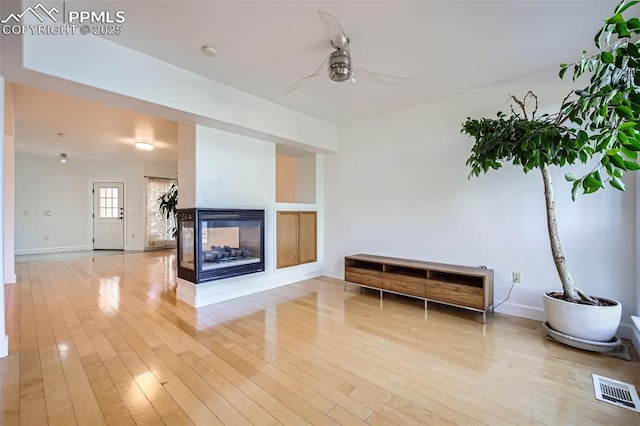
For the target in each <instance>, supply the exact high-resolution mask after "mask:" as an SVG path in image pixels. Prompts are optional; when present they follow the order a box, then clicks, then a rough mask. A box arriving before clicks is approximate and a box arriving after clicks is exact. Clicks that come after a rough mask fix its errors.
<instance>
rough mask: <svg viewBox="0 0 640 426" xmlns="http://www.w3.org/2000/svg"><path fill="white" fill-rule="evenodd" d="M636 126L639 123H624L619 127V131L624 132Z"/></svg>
mask: <svg viewBox="0 0 640 426" xmlns="http://www.w3.org/2000/svg"><path fill="white" fill-rule="evenodd" d="M636 124H638V123H636V122H635V121H625V122H624V123H622V124H621V125H619V126H618V131H619V132H624V131H625V130H629V129H633V128H634V127H635V126H636Z"/></svg>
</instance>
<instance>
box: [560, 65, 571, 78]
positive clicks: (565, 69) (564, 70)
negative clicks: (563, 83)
mask: <svg viewBox="0 0 640 426" xmlns="http://www.w3.org/2000/svg"><path fill="white" fill-rule="evenodd" d="M568 69H569V68H567V67H566V66H565V67H562V68H560V72H559V73H558V76H560V80H562V78H563V77H564V74H565V73H566V72H567V70H568Z"/></svg>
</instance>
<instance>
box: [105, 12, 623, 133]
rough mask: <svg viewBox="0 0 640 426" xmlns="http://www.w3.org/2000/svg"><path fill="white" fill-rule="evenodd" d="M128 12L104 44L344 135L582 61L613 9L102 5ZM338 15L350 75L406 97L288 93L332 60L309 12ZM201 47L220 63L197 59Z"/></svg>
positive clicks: (363, 88) (350, 89)
mask: <svg viewBox="0 0 640 426" xmlns="http://www.w3.org/2000/svg"><path fill="white" fill-rule="evenodd" d="M98 3H99V4H104V3H106V4H107V5H108V7H109V8H110V9H112V10H117V9H121V10H123V11H125V12H126V22H125V24H124V25H123V33H122V34H121V35H119V36H111V37H109V39H110V40H112V41H114V42H116V43H119V44H122V45H124V46H128V47H130V48H132V49H134V50H138V51H140V52H144V53H146V54H149V55H151V56H154V57H156V58H158V59H161V60H163V61H166V62H170V63H172V64H175V65H177V66H179V67H182V68H186V69H188V70H191V71H193V72H195V73H198V74H201V75H203V76H206V77H209V78H211V79H214V80H217V81H219V82H222V83H224V84H227V85H229V86H232V87H235V88H237V89H240V90H243V91H246V92H249V93H252V94H254V95H257V96H260V97H262V98H265V99H268V100H270V101H273V102H275V103H278V104H281V105H284V106H286V107H289V108H291V109H294V110H298V111H301V112H303V113H306V114H308V115H311V116H314V117H317V118H319V119H321V120H324V121H327V122H329V123H333V124H336V125H341V124H345V123H349V122H353V121H356V120H359V119H362V118H365V117H370V116H373V115H377V114H381V113H384V112H389V111H393V110H397V109H400V108H404V107H407V106H411V105H416V104H419V103H423V102H427V101H432V100H436V99H439V98H442V97H446V96H450V95H453V94H458V93H464V92H466V91H468V90H471V89H474V88H478V87H483V86H487V85H490V84H493V83H496V82H500V81H504V80H508V79H511V78H515V77H519V76H522V75H526V74H528V73H532V72H534V71H538V70H542V69H547V68H549V69H550V72H554V73H555V72H556V70H557V67H558V64H560V63H561V62H569V61H572V60H576V59H578V58H579V56H580V53H581V52H582V51H583V50H589V49H591V48H592V45H593V41H592V40H593V35H594V34H595V33H596V31H597V30H598V29H599V28H600V26H601V24H602V22H603V20H604V18H605V17H607V16H609V14H610V13H611V12H612V11H613V8H614V7H615V5H616V4H617V0H614V1H575V0H574V1H540V0H538V1H523V0H504V1H482V0H476V1H411V2H407V1H375V2H370V1H343V2H312V1H281V2H273V1H257V2H256V1H253V2H244V1H242V2H239V1H233V2H232V1H209V2H207V1H136V2H123V1H106V2H98ZM317 10H323V11H326V12H329V13H331V14H333V15H335V16H336V17H337V18H338V19H339V20H340V22H341V23H342V26H343V28H344V30H345V32H346V34H347V35H348V36H349V38H350V40H351V52H352V59H353V62H354V66H356V67H361V68H366V69H369V70H372V71H377V72H381V73H386V74H395V75H398V76H404V77H410V78H411V79H412V80H411V82H410V83H409V84H407V85H406V86H405V87H400V88H398V87H389V86H381V85H372V84H366V83H361V84H355V85H353V84H345V83H334V82H332V81H330V80H329V79H328V78H327V79H325V78H319V79H316V80H314V81H312V82H311V83H310V84H308V85H307V86H305V87H303V88H302V89H300V90H299V91H297V92H295V93H293V94H290V95H286V94H284V93H283V90H284V89H285V88H286V87H287V86H289V85H290V84H291V83H292V82H294V81H295V80H297V79H299V78H301V77H304V76H306V75H308V74H310V73H312V72H313V71H315V70H316V69H317V67H318V66H319V65H320V63H321V62H322V61H323V59H324V58H325V57H326V56H327V55H328V54H329V53H330V52H331V51H332V49H331V47H330V45H329V41H328V38H327V36H326V35H325V32H324V29H323V27H322V26H321V24H320V22H319V20H318V17H317V14H316V11H317ZM204 44H212V45H214V46H215V47H216V48H217V49H218V51H219V55H218V57H216V58H215V59H211V58H209V57H206V56H204V55H202V53H201V52H200V48H201V46H202V45H204Z"/></svg>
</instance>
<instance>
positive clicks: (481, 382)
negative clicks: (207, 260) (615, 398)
mask: <svg viewBox="0 0 640 426" xmlns="http://www.w3.org/2000/svg"><path fill="white" fill-rule="evenodd" d="M174 265H175V255H174V253H173V252H172V251H166V252H151V253H134V254H127V255H122V256H103V257H95V258H79V259H75V260H74V259H68V260H62V261H55V262H39V263H24V264H19V265H17V269H18V271H17V272H18V284H13V285H7V286H5V296H6V314H7V333H8V334H9V339H10V340H9V343H10V355H9V356H8V357H6V358H4V359H1V360H0V402H1V404H2V411H1V413H0V424H2V425H44V424H51V425H56V424H59V425H73V424H81V425H99V424H112V425H123V424H144V425H146V424H153V425H155V424H168V425H184V424H197V425H215V424H228V425H250V424H255V425H277V424H293V425H302V424H312V425H324V424H327V425H329V424H345V425H366V424H369V425H375V424H382V425H389V424H404V425H415V424H462V425H472V424H488V425H501V424H552V425H556V424H562V425H566V424H579V425H587V424H611V425H626V424H628V425H637V424H640V416H639V415H638V414H636V413H633V412H630V411H627V410H624V409H621V408H616V407H613V406H610V405H607V404H604V403H601V402H597V401H595V400H594V398H593V387H592V384H591V373H596V374H600V375H603V376H607V377H612V378H615V379H619V380H623V381H626V382H631V383H633V384H635V385H636V386H637V387H640V363H639V362H638V360H637V357H636V358H634V361H632V362H626V361H621V360H618V359H614V358H611V357H607V356H603V355H597V354H590V353H587V352H583V351H579V350H574V349H571V348H567V347H564V346H561V345H559V344H556V343H553V342H550V341H547V340H545V338H544V330H543V327H542V325H541V324H540V323H539V322H536V321H529V320H524V319H518V318H515V317H508V316H502V315H496V316H494V317H489V321H488V323H487V324H486V325H483V324H482V323H481V317H480V315H478V314H476V313H472V312H467V311H463V310H458V309H455V308H449V307H441V306H438V305H429V310H428V311H426V312H425V310H424V308H423V304H422V302H420V301H415V300H412V299H407V298H401V297H394V296H389V297H386V298H385V300H384V302H383V303H380V301H379V300H378V297H377V293H375V292H363V293H361V292H360V290H359V289H358V288H355V287H353V288H348V289H347V291H343V288H342V282H341V281H339V280H333V279H329V278H322V279H314V280H308V281H304V282H300V283H297V284H294V285H290V286H286V287H282V288H279V289H275V290H270V291H266V292H262V293H258V294H255V295H252V296H247V297H243V298H239V299H235V300H230V301H227V302H223V303H219V304H216V305H213V306H209V307H205V308H201V309H198V310H195V309H193V308H191V307H189V306H187V305H185V304H183V303H181V302H177V301H176V298H175V266H174Z"/></svg>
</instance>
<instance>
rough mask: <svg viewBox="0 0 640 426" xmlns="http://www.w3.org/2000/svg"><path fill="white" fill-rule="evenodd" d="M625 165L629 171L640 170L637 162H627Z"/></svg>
mask: <svg viewBox="0 0 640 426" xmlns="http://www.w3.org/2000/svg"><path fill="white" fill-rule="evenodd" d="M624 165H625V166H627V170H640V164H638V163H636V162H635V161H625V162H624Z"/></svg>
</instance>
